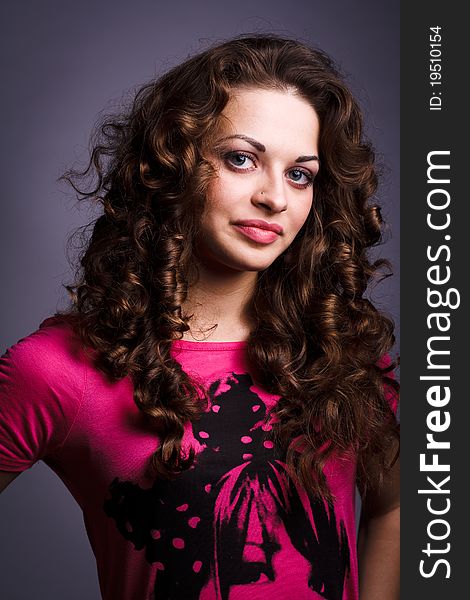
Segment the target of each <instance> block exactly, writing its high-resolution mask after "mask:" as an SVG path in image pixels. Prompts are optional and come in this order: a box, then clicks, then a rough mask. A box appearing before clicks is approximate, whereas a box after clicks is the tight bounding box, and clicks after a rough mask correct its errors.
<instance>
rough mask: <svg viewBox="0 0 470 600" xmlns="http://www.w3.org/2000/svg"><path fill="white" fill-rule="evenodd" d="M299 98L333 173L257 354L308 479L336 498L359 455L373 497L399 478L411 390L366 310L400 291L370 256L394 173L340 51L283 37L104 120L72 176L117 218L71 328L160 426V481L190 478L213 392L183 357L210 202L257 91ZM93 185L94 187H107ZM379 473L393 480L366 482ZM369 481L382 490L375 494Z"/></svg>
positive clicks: (283, 434)
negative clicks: (339, 61)
mask: <svg viewBox="0 0 470 600" xmlns="http://www.w3.org/2000/svg"><path fill="white" fill-rule="evenodd" d="M242 86H243V87H245V88H247V87H249V88H261V89H276V90H294V91H295V92H296V93H297V94H298V95H299V96H300V97H301V98H303V99H305V100H306V101H307V102H308V103H309V104H310V105H311V106H312V107H313V108H314V110H315V111H316V112H317V114H318V117H319V121H320V137H319V149H320V160H321V169H320V172H319V174H318V176H317V177H316V179H315V184H314V199H315V200H314V203H313V206H312V209H311V212H310V214H309V216H308V218H307V220H306V222H305V224H304V226H303V227H302V229H301V231H300V232H299V234H298V235H297V237H296V238H295V240H294V241H293V243H292V244H291V246H290V247H289V248H288V249H287V250H286V251H285V252H284V253H283V254H282V255H280V256H279V257H278V258H277V259H276V260H275V261H274V263H273V264H272V265H271V266H269V267H268V268H267V269H265V270H264V271H262V272H261V273H259V275H258V278H257V284H256V289H255V291H254V294H253V297H252V299H251V312H252V316H253V319H254V323H255V326H254V328H253V330H252V331H251V335H250V337H249V339H248V343H247V352H248V358H249V360H250V364H251V365H252V366H253V369H254V372H255V373H256V376H257V378H259V383H261V384H262V385H263V386H264V388H265V389H266V390H267V391H269V392H271V393H273V394H277V395H279V396H281V400H280V401H279V402H278V404H277V406H276V408H275V416H276V421H277V423H276V431H275V433H276V437H277V440H278V442H279V443H280V444H281V445H282V446H283V447H285V448H286V449H287V464H288V467H289V469H290V470H291V472H292V474H293V475H294V476H295V477H297V479H298V480H299V481H300V483H301V484H302V485H303V486H304V487H305V489H306V490H308V491H309V492H310V493H314V494H315V493H316V494H320V495H322V496H323V497H325V498H327V499H330V497H331V496H330V491H329V489H328V486H327V483H326V479H325V476H324V474H323V467H324V465H325V462H326V460H327V459H328V458H329V457H330V456H331V455H332V454H334V453H343V452H349V451H351V449H352V450H354V452H355V453H356V454H357V457H358V466H359V469H360V474H361V478H362V480H363V485H364V486H367V483H368V482H369V483H370V481H371V480H372V479H373V480H374V481H375V480H376V479H377V477H379V479H380V478H382V476H383V474H384V473H385V472H386V470H387V467H388V466H389V462H390V460H389V459H390V453H389V452H388V449H389V448H390V447H396V444H394V441H396V440H397V438H398V430H397V425H396V422H395V418H394V416H393V412H392V410H391V408H390V402H389V400H390V399H389V398H388V399H387V397H386V396H387V394H388V395H390V394H393V395H395V394H396V391H397V389H398V384H397V383H396V382H395V381H394V379H393V378H392V377H391V376H390V372H391V371H392V369H393V367H394V366H395V364H394V363H393V362H390V361H386V362H384V361H383V360H382V359H383V357H384V356H386V355H387V353H388V352H389V351H390V349H391V348H392V346H393V344H394V335H393V329H394V326H393V323H392V321H391V320H390V319H389V318H388V317H387V316H385V315H384V314H382V313H381V312H380V311H378V310H377V309H376V308H375V307H374V306H373V304H372V303H371V302H370V300H369V299H367V297H366V294H365V293H366V290H367V288H368V286H369V284H371V283H372V282H373V281H374V280H377V279H381V278H383V277H385V276H387V275H388V274H389V269H390V265H389V264H388V262H387V261H385V260H378V261H375V262H371V260H370V259H369V257H368V249H369V248H370V247H371V246H374V245H376V244H378V243H379V242H380V240H381V231H382V219H381V215H380V208H379V206H378V205H377V203H376V202H375V201H374V200H373V197H374V194H375V192H376V188H377V173H376V168H375V166H374V160H375V159H374V153H373V149H372V147H371V145H370V144H369V143H368V142H367V141H365V140H364V137H363V132H362V117H361V113H360V110H359V107H358V105H357V103H356V101H355V100H354V98H353V96H352V94H351V92H350V91H349V89H348V87H347V86H346V85H345V83H344V77H343V76H342V75H341V73H340V71H339V69H338V68H337V67H336V66H335V64H334V62H333V61H332V59H331V58H330V57H329V56H327V55H326V54H325V53H324V52H323V51H321V50H318V49H313V48H310V47H308V46H307V45H305V44H303V43H300V42H298V41H295V40H292V39H285V38H282V37H279V36H275V35H244V36H239V37H237V38H235V39H232V40H229V41H227V42H225V43H222V44H219V45H215V46H213V47H211V48H209V49H207V50H205V51H203V52H202V53H200V54H198V55H196V56H193V57H191V58H189V59H188V60H186V61H185V62H183V63H181V64H179V65H178V66H176V67H174V68H172V69H171V70H169V71H168V72H167V73H166V74H164V75H163V76H161V77H160V78H158V79H156V80H153V81H150V82H149V83H147V84H146V85H144V86H143V87H141V88H140V89H139V90H138V92H137V93H136V95H135V97H134V99H133V102H132V104H131V106H130V107H129V108H128V109H127V110H126V111H125V112H123V113H122V114H120V115H117V116H116V115H113V116H112V117H106V118H105V119H104V120H102V121H101V122H100V123H99V124H98V126H97V128H96V130H95V135H94V137H93V138H92V149H91V156H90V160H89V163H88V166H87V167H86V169H85V170H75V169H70V170H69V171H67V173H65V174H64V175H63V177H62V178H63V179H65V180H66V181H68V182H69V183H70V184H71V185H72V186H73V188H74V189H75V191H76V192H77V193H78V194H79V197H80V199H81V200H87V199H88V200H94V201H96V202H99V203H100V204H101V205H102V214H101V215H100V216H99V218H97V219H96V221H94V227H93V231H92V235H91V237H90V239H89V240H87V242H86V246H85V247H84V248H83V250H82V252H81V256H80V264H79V267H78V270H77V278H76V280H75V282H74V284H73V285H69V286H66V287H67V290H68V291H69V293H70V295H71V304H70V306H69V307H68V308H67V310H65V311H62V312H59V313H57V314H58V315H62V316H66V317H67V318H68V319H69V320H70V322H71V323H72V325H73V327H74V330H75V331H76V333H77V334H78V335H79V336H80V337H81V340H82V342H83V343H84V344H85V345H86V346H89V347H91V348H93V349H94V350H95V352H94V360H95V366H96V367H97V368H98V369H100V370H102V371H103V372H105V373H106V374H107V375H108V376H109V377H110V378H111V379H112V380H118V379H120V378H122V377H125V376H130V377H131V378H132V382H133V388H134V400H135V402H136V404H137V406H138V407H139V409H140V410H142V411H143V412H144V413H145V414H146V415H147V416H148V418H149V419H150V421H151V422H152V423H153V424H154V426H155V430H156V432H158V435H159V439H160V442H159V445H158V448H157V449H156V451H155V453H154V455H153V457H152V466H153V468H154V470H155V471H156V474H158V475H159V476H162V477H165V478H172V477H174V476H176V475H178V474H179V473H181V471H183V470H185V469H188V468H189V467H190V466H191V465H192V463H193V461H194V452H193V451H189V452H186V453H185V452H184V451H183V449H182V437H183V432H184V426H185V423H186V422H187V421H188V420H190V421H194V420H196V419H197V418H198V416H200V415H201V413H202V411H204V410H205V409H206V407H207V396H206V392H205V390H204V389H202V387H201V386H200V385H199V384H198V383H197V381H194V380H192V379H191V378H190V377H189V376H188V375H187V374H186V373H185V372H184V371H183V369H182V368H181V366H180V365H179V363H178V362H177V361H176V360H174V359H173V358H172V356H171V352H170V351H171V346H172V341H173V340H175V339H179V338H181V337H182V336H183V334H184V332H185V331H188V330H189V328H190V318H191V317H190V316H188V315H185V314H184V312H183V310H182V306H183V303H184V301H185V300H186V298H187V296H188V290H189V289H190V286H191V285H192V283H193V282H194V281H195V278H196V277H197V267H196V266H195V264H196V261H195V260H194V257H195V255H196V250H197V244H198V229H199V221H200V217H201V215H202V212H203V209H204V199H205V193H206V190H207V188H208V185H209V183H210V182H211V180H212V179H213V178H214V177H216V171H215V169H214V167H213V165H212V164H211V162H210V160H208V158H207V156H208V149H209V148H210V147H211V143H212V141H213V139H214V134H215V133H216V129H217V125H218V123H219V122H220V118H221V113H222V111H223V109H224V107H225V106H226V104H227V102H228V101H229V99H230V97H231V94H232V93H233V91H234V90H236V89H237V88H240V87H242ZM90 177H91V182H90ZM371 461H372V462H374V461H375V464H376V466H377V468H373V469H367V468H366V467H365V465H366V464H367V465H369V466H370V465H371ZM369 480H370V481H369Z"/></svg>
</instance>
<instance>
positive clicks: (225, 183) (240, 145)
mask: <svg viewBox="0 0 470 600" xmlns="http://www.w3.org/2000/svg"><path fill="white" fill-rule="evenodd" d="M222 114H223V117H225V118H222V119H221V122H220V127H219V130H218V132H217V135H216V136H215V143H214V146H213V147H212V148H211V149H210V160H211V162H213V164H214V166H215V167H216V170H217V174H218V177H216V178H215V179H214V180H213V181H212V182H211V183H210V185H209V189H208V192H207V197H206V205H205V211H204V215H203V217H202V235H201V236H200V241H199V247H198V250H199V255H200V257H201V259H202V260H203V262H204V264H205V265H207V266H208V265H209V264H212V265H213V266H216V267H217V268H218V269H220V267H222V268H223V269H227V270H235V271H260V270H262V269H266V268H267V267H269V265H271V264H272V262H273V261H274V260H275V259H276V258H277V257H278V256H279V255H280V254H282V252H284V250H286V248H288V247H289V245H290V244H291V243H292V241H293V239H294V238H295V236H296V235H297V233H298V232H299V230H300V228H301V227H302V225H303V224H304V222H305V220H306V218H307V216H308V214H309V211H310V208H311V206H312V200H313V190H314V186H315V184H314V181H313V180H314V178H315V175H316V174H317V172H318V169H319V162H318V134H319V121H318V116H317V114H316V112H315V110H314V109H313V108H312V107H311V106H310V104H308V103H307V102H306V101H305V100H303V99H302V98H300V97H299V96H297V95H295V94H294V93H291V92H286V91H275V90H263V89H258V88H248V89H238V90H235V91H234V94H233V96H232V97H231V99H230V101H229V102H228V104H227V106H226V107H225V109H224V111H223V113H222Z"/></svg>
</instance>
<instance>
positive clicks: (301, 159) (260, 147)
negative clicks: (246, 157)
mask: <svg viewBox="0 0 470 600" xmlns="http://www.w3.org/2000/svg"><path fill="white" fill-rule="evenodd" d="M234 138H237V139H239V140H244V141H245V142H248V143H249V144H250V145H251V146H253V148H256V150H258V151H259V152H266V146H265V145H264V144H262V143H261V142H258V141H256V140H254V139H253V138H251V137H249V136H248V135H243V134H242V133H235V134H234V135H228V136H227V137H224V138H222V139H221V140H220V141H221V142H224V141H225V140H232V139H234ZM311 160H317V161H319V160H320V159H319V158H318V156H316V155H315V154H312V155H302V156H299V157H298V158H296V159H295V161H294V162H299V163H301V162H309V161H311Z"/></svg>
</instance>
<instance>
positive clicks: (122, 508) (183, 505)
mask: <svg viewBox="0 0 470 600" xmlns="http://www.w3.org/2000/svg"><path fill="white" fill-rule="evenodd" d="M252 386H253V381H252V379H251V377H250V376H249V375H248V374H243V375H239V374H232V375H231V376H230V377H228V378H227V379H224V380H218V381H215V382H214V383H213V384H212V385H211V387H210V390H209V397H210V410H209V411H208V412H207V413H204V415H203V416H202V417H201V419H200V420H199V421H198V422H197V423H195V424H194V425H193V433H194V437H195V439H196V440H197V441H198V442H199V443H200V444H201V446H202V450H201V452H199V453H198V455H197V460H196V463H195V465H194V466H193V467H192V468H191V469H190V470H188V471H186V472H185V473H184V474H182V475H181V476H180V477H179V478H178V479H177V480H174V481H164V480H156V481H155V483H154V485H153V487H152V488H150V489H143V488H141V487H139V486H138V485H136V484H134V483H132V482H128V481H120V480H119V479H115V480H114V481H113V482H112V484H111V486H110V498H109V499H107V500H106V502H105V504H104V510H105V511H106V514H107V515H108V516H110V517H112V518H113V519H114V520H115V522H116V525H117V527H118V529H119V531H120V532H121V534H122V535H123V536H124V537H125V538H126V539H127V540H129V541H131V542H132V543H133V544H134V546H135V548H136V549H138V550H145V557H146V559H147V561H148V562H150V563H152V564H154V565H156V568H157V576H156V584H155V595H154V598H155V600H169V599H171V600H180V599H181V600H183V599H184V600H193V599H194V600H196V599H201V600H204V598H205V597H208V598H220V599H221V600H231V598H232V597H251V596H249V595H247V594H250V593H252V592H253V591H254V589H255V587H257V588H258V589H260V587H259V586H260V584H263V586H262V587H263V589H264V591H265V593H266V597H268V596H269V597H274V598H275V597H276V596H279V597H283V593H287V592H288V591H289V590H292V594H294V596H295V597H296V598H325V599H327V600H341V598H342V597H343V588H344V583H345V578H346V576H347V575H348V573H349V571H350V549H349V540H348V537H347V534H346V529H345V526H344V523H343V522H342V521H340V522H339V523H338V522H337V519H336V515H335V511H334V506H332V505H331V504H327V503H325V502H324V501H323V500H321V499H313V500H312V499H309V498H308V497H307V495H306V494H305V492H304V491H303V490H301V489H299V488H298V487H297V486H296V485H295V483H294V482H293V481H292V480H291V479H290V477H289V475H288V473H287V471H286V468H285V462H284V461H285V456H282V455H281V454H280V453H279V451H278V449H277V448H276V446H275V445H274V444H273V442H272V441H271V440H270V430H271V426H270V425H269V422H268V423H266V420H265V419H266V406H265V404H264V403H263V401H262V400H261V398H260V397H259V396H258V395H257V394H256V393H255V392H254V391H253V390H252V389H251V388H252ZM293 556H294V557H297V558H296V559H295V565H296V567H298V568H296V569H294V570H293V569H292V557H293ZM286 557H287V558H288V560H289V563H290V566H289V568H283V565H284V567H285V564H286V563H285V559H286ZM240 586H243V587H240ZM282 590H284V592H283V591H282ZM237 594H241V595H237ZM253 597H254V596H253ZM263 597H264V596H263Z"/></svg>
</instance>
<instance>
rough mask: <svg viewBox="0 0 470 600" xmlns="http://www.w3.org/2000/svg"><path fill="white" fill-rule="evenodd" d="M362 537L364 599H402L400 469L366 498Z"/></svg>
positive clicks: (359, 545)
mask: <svg viewBox="0 0 470 600" xmlns="http://www.w3.org/2000/svg"><path fill="white" fill-rule="evenodd" d="M362 501H363V504H362V512H361V521H360V525H359V537H358V559H359V597H360V598H361V600H398V599H399V598H400V466H399V461H397V462H396V463H395V465H394V466H393V468H392V470H391V472H390V474H389V476H388V477H387V479H386V481H385V483H384V485H383V487H382V488H380V489H378V490H375V489H371V490H369V491H368V492H367V495H365V496H363V498H362Z"/></svg>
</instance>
